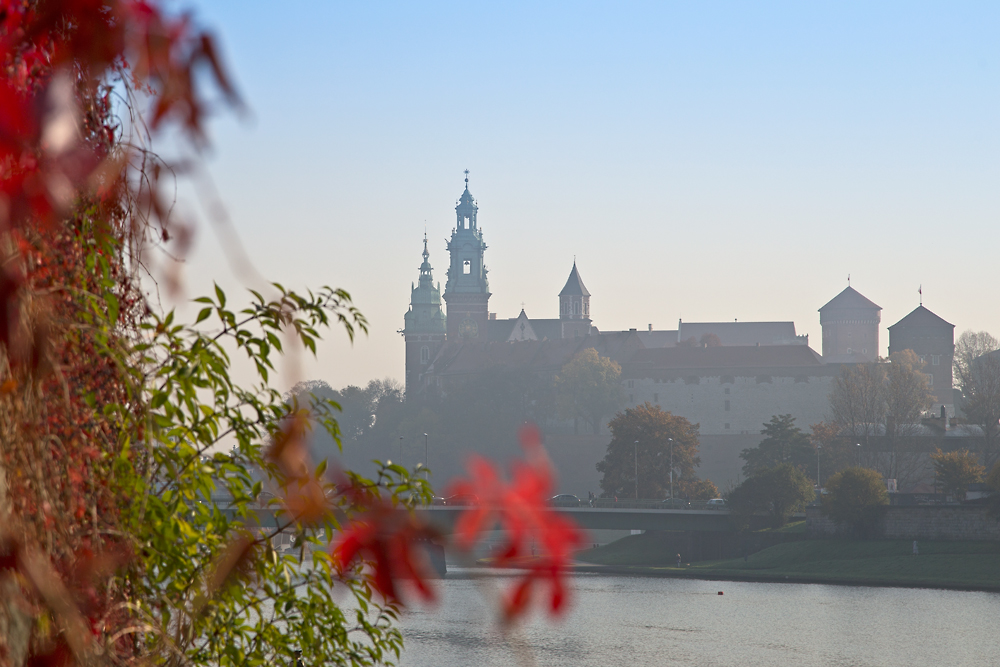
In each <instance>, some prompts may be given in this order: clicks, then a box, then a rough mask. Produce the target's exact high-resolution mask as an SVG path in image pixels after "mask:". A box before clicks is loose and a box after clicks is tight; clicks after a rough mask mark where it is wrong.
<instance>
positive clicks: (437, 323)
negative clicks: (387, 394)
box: [402, 232, 448, 393]
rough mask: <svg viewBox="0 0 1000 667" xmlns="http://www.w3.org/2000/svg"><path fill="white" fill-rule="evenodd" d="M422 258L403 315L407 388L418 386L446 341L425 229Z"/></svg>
mask: <svg viewBox="0 0 1000 667" xmlns="http://www.w3.org/2000/svg"><path fill="white" fill-rule="evenodd" d="M423 256H424V261H423V263H422V264H421V265H420V279H419V281H418V282H417V284H416V286H413V285H411V289H410V309H409V310H408V311H406V315H404V316H403V321H404V322H405V324H404V326H403V332H402V333H403V338H404V340H405V341H406V391H407V393H409V392H412V391H414V390H415V389H417V388H418V387H419V384H420V378H421V375H422V374H423V372H424V371H425V370H426V369H427V367H428V366H429V365H430V363H431V361H432V360H433V359H434V355H435V354H437V351H438V348H440V347H441V345H442V344H443V343H444V341H445V335H446V333H447V330H448V328H447V323H446V319H447V318H446V317H445V314H444V312H443V311H442V310H441V286H440V284H438V285H437V286H435V285H434V278H433V276H432V275H431V264H430V261H429V259H430V253H429V252H428V251H427V233H426V232H424V252H423Z"/></svg>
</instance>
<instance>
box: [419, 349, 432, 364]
mask: <svg viewBox="0 0 1000 667" xmlns="http://www.w3.org/2000/svg"><path fill="white" fill-rule="evenodd" d="M430 360H431V348H429V347H427V346H426V345H424V346H423V347H422V348H420V363H422V364H426V363H427V362H428V361H430Z"/></svg>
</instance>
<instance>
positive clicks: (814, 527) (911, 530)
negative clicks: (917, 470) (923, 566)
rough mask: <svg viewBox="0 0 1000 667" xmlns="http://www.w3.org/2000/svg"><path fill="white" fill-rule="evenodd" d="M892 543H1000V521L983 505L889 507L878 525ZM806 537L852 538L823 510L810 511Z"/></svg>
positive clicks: (885, 537)
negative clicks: (918, 541)
mask: <svg viewBox="0 0 1000 667" xmlns="http://www.w3.org/2000/svg"><path fill="white" fill-rule="evenodd" d="M878 534H879V537H882V538H884V539H888V540H950V541H991V542H1000V521H998V520H997V519H996V518H994V517H993V516H991V515H990V514H989V513H988V512H987V509H986V508H985V507H983V506H982V505H904V506H887V507H885V508H884V509H883V514H882V517H881V519H880V522H879V525H878ZM806 535H808V536H809V537H810V538H829V537H851V533H850V529H849V528H847V527H846V526H838V525H837V524H836V523H834V522H833V521H831V520H830V519H829V518H828V517H826V516H824V515H823V514H822V512H821V510H820V508H819V507H807V508H806Z"/></svg>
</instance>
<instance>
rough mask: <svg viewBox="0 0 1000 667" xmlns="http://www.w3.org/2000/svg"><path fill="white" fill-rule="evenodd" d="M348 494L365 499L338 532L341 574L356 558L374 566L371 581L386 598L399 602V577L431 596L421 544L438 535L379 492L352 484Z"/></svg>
mask: <svg viewBox="0 0 1000 667" xmlns="http://www.w3.org/2000/svg"><path fill="white" fill-rule="evenodd" d="M347 494H348V495H353V496H355V497H356V498H357V499H358V500H361V502H363V503H364V505H363V506H364V507H365V508H366V509H365V511H364V512H363V513H362V514H361V516H360V517H359V518H358V519H355V520H354V521H352V522H351V523H350V525H349V526H348V527H347V528H346V529H345V530H344V532H343V533H342V534H341V537H340V540H339V541H338V542H337V543H336V544H335V545H334V547H333V550H332V555H333V560H334V563H335V565H336V566H337V567H338V569H339V570H340V572H341V575H342V576H343V574H344V572H345V571H346V570H347V569H348V568H349V567H350V566H351V564H352V563H353V562H354V561H355V560H356V559H364V560H367V561H368V562H369V563H371V565H372V567H373V570H374V571H373V573H372V585H373V586H374V587H375V590H377V591H378V592H379V593H380V594H381V595H382V596H383V597H384V598H385V599H387V600H390V601H394V602H399V601H400V599H401V598H400V595H399V587H398V585H397V583H398V582H399V581H407V582H409V583H411V584H412V585H413V587H414V588H416V590H417V592H418V593H419V594H420V596H421V597H422V598H424V599H425V600H428V601H431V600H434V598H435V596H434V589H433V588H431V587H430V585H429V584H428V581H427V580H428V579H429V577H430V576H431V570H430V564H429V563H428V558H427V554H426V552H425V551H424V550H423V549H422V548H421V545H422V544H424V543H428V542H430V541H432V540H436V539H438V538H440V535H439V534H438V532H437V531H436V530H434V529H432V528H431V527H429V526H427V525H426V524H424V523H423V522H421V521H420V520H419V519H417V518H416V517H415V516H414V515H413V513H411V512H407V511H405V510H400V509H398V508H395V507H393V506H392V504H391V503H389V502H388V501H386V500H385V499H384V498H382V497H381V496H378V495H375V494H372V493H370V492H368V491H366V490H363V489H360V488H359V487H357V486H355V485H351V486H350V487H348V489H347Z"/></svg>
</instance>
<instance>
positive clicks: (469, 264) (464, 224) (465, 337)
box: [444, 169, 490, 342]
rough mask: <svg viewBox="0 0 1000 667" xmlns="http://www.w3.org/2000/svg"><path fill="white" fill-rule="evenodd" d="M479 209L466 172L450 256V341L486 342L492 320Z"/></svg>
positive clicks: (447, 299)
mask: <svg viewBox="0 0 1000 667" xmlns="http://www.w3.org/2000/svg"><path fill="white" fill-rule="evenodd" d="M478 211H479V207H478V206H476V201H475V200H474V199H473V198H472V195H471V194H470V193H469V170H468V169H466V170H465V192H463V193H462V197H461V198H460V199H459V200H458V206H456V207H455V214H456V217H457V222H456V226H455V229H453V230H451V240H450V241H448V252H449V253H450V254H451V264H450V266H449V267H448V282H447V284H446V285H445V290H444V300H445V302H446V303H447V304H448V318H447V321H448V340H449V341H459V342H474V341H478V342H485V341H486V338H487V336H486V326H487V320H488V318H489V300H490V284H489V281H488V280H486V273H487V270H486V265H485V264H484V263H483V253H484V252H485V250H486V244H485V243H484V242H483V232H482V230H481V229H479V226H478V224H477V222H476V213H477V212H478Z"/></svg>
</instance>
